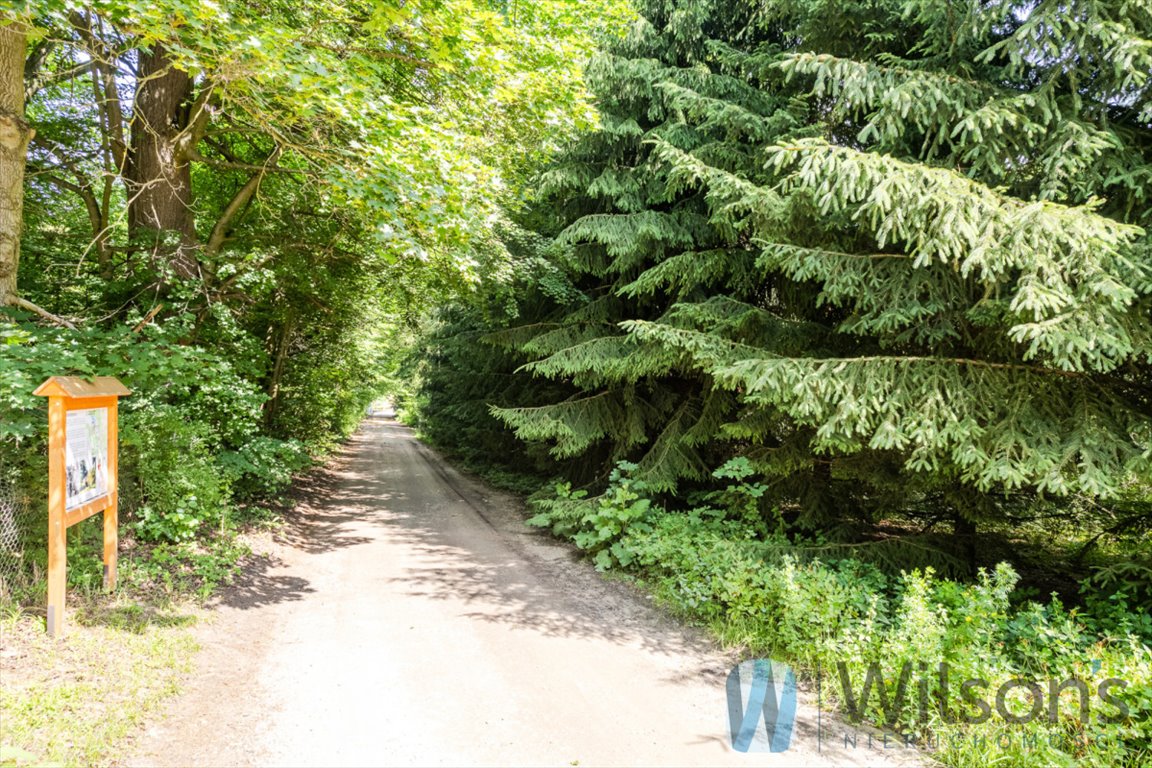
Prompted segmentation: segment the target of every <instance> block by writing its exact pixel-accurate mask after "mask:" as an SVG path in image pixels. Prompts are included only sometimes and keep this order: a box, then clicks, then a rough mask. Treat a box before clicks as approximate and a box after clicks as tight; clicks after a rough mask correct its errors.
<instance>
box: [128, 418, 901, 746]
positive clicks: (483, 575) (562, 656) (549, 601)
mask: <svg viewBox="0 0 1152 768" xmlns="http://www.w3.org/2000/svg"><path fill="white" fill-rule="evenodd" d="M523 517H524V513H523V509H522V507H521V505H520V504H519V502H517V501H516V500H515V499H514V498H512V497H510V496H508V495H505V494H502V493H499V492H496V491H493V490H491V489H488V488H486V487H484V486H482V485H481V484H479V483H478V482H476V481H474V480H472V479H470V478H467V477H464V476H462V475H460V474H459V473H457V472H455V471H454V470H453V469H452V468H450V467H449V466H448V465H446V464H445V463H444V462H443V461H442V460H441V459H440V458H439V457H438V456H437V455H436V454H435V453H434V452H433V451H431V450H430V449H428V448H427V447H425V446H423V445H422V444H420V443H419V442H418V441H417V440H416V439H415V438H414V437H413V435H412V433H411V432H410V431H409V430H408V429H407V428H405V427H403V426H401V425H399V424H397V423H396V422H395V421H393V420H392V419H391V418H389V417H388V416H373V417H370V418H369V419H368V420H367V421H366V422H365V423H364V425H363V427H362V428H361V430H360V431H359V432H358V433H357V435H356V436H355V437H354V438H353V439H352V440H351V441H350V442H349V443H348V445H347V446H346V448H345V449H344V451H343V452H342V453H341V455H340V456H339V457H338V458H337V459H336V461H334V462H333V463H332V464H331V465H330V466H329V467H328V469H327V470H325V471H324V472H321V473H319V474H317V475H316V476H314V477H313V478H312V480H311V481H310V484H309V486H308V487H307V488H306V489H305V491H304V495H303V498H302V501H301V503H300V504H299V505H298V508H297V510H296V512H295V513H294V515H293V517H292V519H290V520H289V522H288V525H287V528H286V530H285V531H284V533H283V535H282V536H281V537H280V542H279V544H278V545H277V546H276V547H275V552H274V555H273V556H272V557H270V558H265V559H261V560H260V561H259V563H257V564H256V565H253V566H252V567H250V568H249V569H248V570H247V571H246V572H245V573H244V575H243V577H242V578H241V579H240V580H239V582H238V583H237V584H236V585H235V586H234V587H233V588H231V589H230V590H228V591H227V592H226V593H225V594H224V595H223V596H222V598H221V600H220V603H219V605H217V606H216V607H215V609H214V610H213V611H212V614H213V618H212V619H211V620H209V621H208V622H205V623H204V624H203V625H202V626H201V627H199V628H198V629H197V631H198V633H199V635H200V642H201V644H202V645H203V650H202V651H201V652H200V654H199V656H198V658H197V669H196V672H195V673H194V675H193V676H192V677H191V678H190V679H189V680H188V681H187V682H186V685H185V687H184V692H183V693H182V694H180V695H179V696H177V697H175V698H174V699H173V700H171V703H170V705H169V706H168V707H167V709H166V711H165V712H163V713H162V716H161V717H160V718H159V719H157V720H156V721H154V722H152V723H150V724H149V725H148V726H146V727H145V728H144V729H143V730H142V732H141V733H140V735H139V737H138V738H137V739H136V741H135V744H134V753H133V754H132V755H130V756H126V758H125V760H124V761H123V764H124V765H130V766H145V765H149V766H150V765H160V766H256V765H260V766H359V765H364V766H377V765H379V766H383V765H451V766H467V765H560V766H565V765H582V766H596V765H678V766H679V765H684V766H687V765H748V766H762V765H769V766H824V765H826V766H840V765H860V766H863V765H868V766H872V765H875V766H889V765H914V764H918V762H917V757H916V755H915V753H914V752H911V751H908V750H903V749H892V748H891V747H892V746H893V745H892V744H889V749H882V748H881V747H882V742H880V741H879V740H874V741H873V746H872V747H871V748H869V747H868V746H867V738H868V737H867V735H866V734H864V733H860V734H859V737H858V741H857V747H856V748H854V749H847V748H845V747H844V746H843V735H844V733H845V732H846V731H847V732H854V730H855V729H851V728H847V727H846V726H843V725H842V724H839V723H837V722H836V721H834V720H832V719H830V717H829V715H828V714H827V713H823V714H821V715H820V719H819V721H820V723H821V724H822V726H823V728H822V731H821V733H822V738H820V739H817V735H816V734H817V722H818V720H817V711H816V707H815V706H814V701H815V696H814V694H810V693H804V692H802V695H801V704H800V707H799V710H798V715H797V721H796V730H795V733H794V736H793V739H792V746H791V748H790V749H789V750H788V751H787V752H783V753H776V754H772V753H738V752H735V751H733V750H732V749H731V748H730V747H729V744H728V734H727V727H728V715H727V705H726V698H725V686H724V683H725V679H726V677H727V674H728V671H729V669H731V667H732V665H733V663H735V662H736V661H739V659H738V658H737V657H736V656H734V655H733V654H731V653H726V652H722V651H720V650H718V649H717V648H716V647H715V646H714V645H713V644H712V643H711V642H709V641H708V640H707V639H706V638H705V637H704V636H703V635H702V634H700V633H699V632H697V631H695V630H692V629H689V628H684V627H682V626H680V625H678V624H677V623H676V622H674V621H672V620H670V619H668V618H667V617H666V616H664V615H663V614H662V613H661V612H660V611H659V610H657V609H655V608H654V607H653V606H652V605H651V603H650V602H649V601H648V600H647V599H646V598H645V597H643V596H642V595H640V594H638V593H637V592H636V591H635V590H634V589H632V588H631V587H630V586H628V585H626V584H623V583H620V582H616V581H612V580H610V579H605V578H604V577H603V576H601V575H600V574H597V573H596V572H595V571H594V570H593V569H592V568H590V567H589V566H588V564H587V563H586V562H583V561H580V560H579V558H578V557H577V556H576V554H575V553H574V551H573V550H572V549H571V548H570V547H568V546H567V545H565V544H562V543H560V542H557V541H555V540H553V539H551V538H550V537H548V536H546V535H545V534H542V533H540V532H538V531H534V530H531V529H528V528H526V527H525V526H524V525H523V523H522V520H523ZM818 742H819V743H818Z"/></svg>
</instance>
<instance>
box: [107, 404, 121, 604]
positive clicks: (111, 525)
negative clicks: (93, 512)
mask: <svg viewBox="0 0 1152 768" xmlns="http://www.w3.org/2000/svg"><path fill="white" fill-rule="evenodd" d="M119 415H120V412H119V407H118V406H117V403H116V401H113V402H112V405H111V407H109V409H108V478H109V480H108V482H109V489H110V490H111V494H110V495H109V498H108V506H107V507H105V508H104V589H105V590H107V591H108V592H111V591H113V590H114V589H116V555H117V548H118V545H119V540H120V539H119V516H120V513H119V509H120V484H119V479H120V428H119V425H120V419H119Z"/></svg>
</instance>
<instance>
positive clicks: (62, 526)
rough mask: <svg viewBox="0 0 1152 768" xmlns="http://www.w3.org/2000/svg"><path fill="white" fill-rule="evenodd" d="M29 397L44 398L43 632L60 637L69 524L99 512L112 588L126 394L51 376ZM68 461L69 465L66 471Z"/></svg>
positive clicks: (104, 381)
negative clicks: (45, 612)
mask: <svg viewBox="0 0 1152 768" xmlns="http://www.w3.org/2000/svg"><path fill="white" fill-rule="evenodd" d="M34 394H36V395H40V396H42V397H47V398H48V620H47V629H48V634H49V635H51V636H52V637H59V636H60V635H61V634H62V633H63V630H64V601H65V597H66V593H67V583H68V526H70V525H75V524H76V523H79V522H80V521H82V520H86V519H88V518H89V517H91V516H92V515H94V514H96V513H97V512H103V513H104V537H103V544H104V586H105V588H106V589H108V590H113V589H115V588H116V554H117V552H116V550H117V545H118V535H117V527H118V525H117V524H118V519H117V518H118V508H119V503H120V492H119V469H120V461H119V455H118V449H119V437H120V434H119V421H118V417H119V408H118V401H117V398H119V397H122V396H124V395H128V394H131V393H130V392H129V391H128V390H127V389H126V388H125V387H124V385H123V384H121V383H120V382H119V381H117V380H116V379H113V378H111V377H107V376H105V377H98V378H95V379H92V380H90V381H89V380H85V379H82V378H77V377H69V376H53V377H52V378H50V379H48V381H46V382H44V383H43V384H41V385H40V386H39V387H37V388H36V391H35V393H34ZM70 413H75V418H76V419H78V420H79V421H77V423H76V424H74V425H73V426H72V427H69V424H68V420H69V414H70ZM84 425H87V427H86V428H85V426H84ZM70 438H71V440H70ZM94 440H95V442H93V441H94ZM74 453H81V454H82V455H79V456H77V455H73V454H74ZM69 462H73V466H71V467H69ZM101 473H103V474H101Z"/></svg>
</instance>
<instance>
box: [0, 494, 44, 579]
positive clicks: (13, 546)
mask: <svg viewBox="0 0 1152 768" xmlns="http://www.w3.org/2000/svg"><path fill="white" fill-rule="evenodd" d="M31 501H32V500H31V499H29V498H27V497H26V496H22V495H20V494H19V493H17V491H16V489H15V487H14V486H13V485H12V484H11V483H10V482H6V481H4V480H3V479H0V600H11V599H13V597H14V596H15V594H16V593H17V592H21V591H24V590H26V589H27V588H28V587H30V586H32V585H33V584H35V583H36V582H38V581H40V580H41V579H42V578H43V574H42V573H41V571H40V568H39V566H38V564H37V562H36V559H35V558H34V557H33V553H34V551H35V548H36V547H37V546H42V545H43V544H44V541H43V540H44V538H45V534H44V533H43V532H42V533H41V534H40V535H39V536H37V535H36V530H37V528H36V526H37V525H38V524H41V525H42V524H43V523H44V516H43V515H39V516H37V515H36V514H35V512H34V511H33V505H32V503H31Z"/></svg>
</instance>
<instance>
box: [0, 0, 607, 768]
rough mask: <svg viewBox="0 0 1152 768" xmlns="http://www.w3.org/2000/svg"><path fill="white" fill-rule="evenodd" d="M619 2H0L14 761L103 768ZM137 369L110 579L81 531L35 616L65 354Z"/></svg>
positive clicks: (4, 449)
mask: <svg viewBox="0 0 1152 768" xmlns="http://www.w3.org/2000/svg"><path fill="white" fill-rule="evenodd" d="M627 15H628V10H627V7H626V5H624V4H623V3H616V2H610V1H606V2H602V3H601V2H593V3H582V4H580V6H579V8H577V7H575V6H572V5H571V4H568V3H564V2H535V3H531V4H519V3H518V4H516V5H515V7H512V6H510V5H509V4H506V3H487V2H481V3H473V2H470V1H465V0H449V1H448V2H439V1H437V2H404V3H376V2H357V1H355V0H354V1H353V2H340V3H331V2H308V3H302V4H301V3H295V4H293V3H287V4H286V3H273V4H271V5H269V4H254V3H250V2H242V1H238V2H233V1H232V0H226V1H225V2H218V3H202V2H184V1H183V0H173V1H172V2H168V1H167V0H161V2H152V1H151V0H149V2H138V1H137V0H100V1H99V2H73V1H72V0H60V1H59V2H57V1H55V0H50V1H49V2H36V3H28V4H25V3H16V4H12V3H7V4H5V5H4V7H3V9H0V615H2V616H3V617H4V621H3V625H2V627H0V629H2V630H3V637H2V640H0V649H2V652H0V663H2V665H3V666H2V669H3V676H2V680H0V683H2V694H0V696H2V698H0V763H2V764H8V763H16V764H42V763H45V762H48V763H60V764H67V765H91V764H107V763H109V762H112V761H113V760H114V759H116V758H118V757H122V755H120V754H118V749H119V745H120V743H121V739H122V737H123V736H125V735H126V734H128V733H129V732H130V731H132V730H133V729H136V728H138V727H139V726H140V725H141V723H142V722H144V719H145V718H146V717H147V716H148V713H149V712H151V711H153V710H154V708H155V706H156V704H157V703H158V702H159V701H160V699H162V698H163V697H164V696H167V695H170V694H171V693H172V692H173V691H174V690H175V688H176V685H177V681H178V679H179V677H180V674H181V673H182V672H183V671H185V670H186V669H188V663H189V659H190V655H191V651H192V640H191V633H190V632H189V630H188V627H187V625H188V623H189V622H191V621H192V620H193V619H194V618H195V617H196V616H197V615H198V611H197V609H196V606H197V605H198V604H199V603H200V602H202V601H203V600H204V599H205V598H208V597H209V596H211V595H212V594H213V592H214V591H215V590H217V589H218V588H219V587H220V586H221V585H222V584H226V583H227V582H228V581H229V579H231V578H232V577H233V576H234V574H235V573H236V571H237V569H238V568H239V567H241V565H242V564H243V563H244V558H245V557H247V556H248V554H249V553H248V548H247V545H246V543H245V542H246V541H247V540H248V539H247V537H246V535H245V532H246V531H250V530H251V529H252V528H254V527H255V528H262V527H273V528H274V527H275V525H276V520H277V518H278V517H279V515H280V514H281V511H282V509H283V502H282V497H283V495H284V493H285V492H286V490H287V489H288V488H289V485H290V483H291V481H292V478H293V476H294V475H297V474H298V473H300V472H301V471H303V470H305V469H306V468H308V467H309V466H311V465H313V464H314V463H315V462H317V461H321V460H323V459H324V457H325V456H326V455H328V454H329V453H330V452H331V451H332V450H333V448H335V447H336V446H337V445H339V443H340V441H341V440H342V439H343V438H344V437H346V436H347V435H348V434H350V432H351V431H352V430H354V429H355V427H356V425H357V424H358V423H359V421H360V419H361V418H362V416H363V414H364V411H365V408H366V406H367V405H368V404H369V403H370V402H371V401H372V400H373V399H374V398H375V397H377V396H378V395H379V394H380V392H381V391H382V390H383V389H384V388H386V386H387V385H388V381H389V379H388V377H389V375H390V374H392V372H393V371H394V369H395V367H396V366H395V362H394V361H395V359H396V358H397V357H398V356H399V355H400V354H401V353H402V351H403V349H402V343H403V339H404V338H405V334H407V333H409V331H408V330H407V329H408V327H409V326H410V325H412V324H413V323H414V321H415V318H417V317H419V316H420V315H421V314H422V313H423V312H425V311H426V310H427V307H429V306H432V305H435V304H438V303H440V301H441V300H442V299H443V297H448V296H454V295H457V294H459V293H462V292H467V291H468V290H469V286H470V285H473V284H474V283H475V282H477V280H478V279H479V276H480V275H482V274H485V273H488V272H499V271H501V270H502V269H504V264H505V263H506V261H507V259H506V257H505V256H504V255H503V253H504V250H503V247H502V245H501V244H500V241H499V239H498V238H497V237H495V235H494V234H493V231H492V226H493V223H494V222H499V221H501V220H503V219H504V218H505V214H504V213H503V210H504V208H505V206H507V205H512V204H514V203H515V201H516V200H518V199H519V197H520V196H521V194H522V191H523V189H524V185H525V183H526V180H527V179H528V177H529V176H530V175H531V174H532V173H533V172H534V171H535V169H536V167H537V163H538V161H539V159H541V158H543V157H546V156H547V155H548V154H549V153H550V152H552V151H554V149H555V148H556V147H557V146H558V145H559V144H560V143H562V142H563V141H564V140H566V139H567V138H568V137H570V136H572V135H574V134H575V133H576V132H578V131H579V130H582V129H586V128H588V127H590V126H591V125H592V124H593V121H594V111H593V109H592V107H591V105H590V104H589V103H588V100H587V97H586V92H585V89H584V87H583V83H582V78H581V66H582V63H583V62H584V61H585V60H586V59H587V58H588V55H589V53H590V51H591V49H592V46H593V43H594V41H593V32H594V30H596V29H598V28H601V27H604V28H607V29H618V28H619V27H620V20H621V19H623V18H625V17H626V16H627ZM56 375H73V376H97V375H108V376H115V377H117V378H119V379H120V380H121V381H122V382H123V383H124V384H125V385H126V386H127V387H128V388H129V389H131V390H132V395H131V396H130V397H126V398H124V399H123V400H122V401H121V404H120V450H121V452H120V472H121V475H120V514H121V518H120V519H121V554H120V585H119V590H118V592H117V594H116V595H114V596H104V595H101V594H100V584H101V580H102V572H101V565H100V560H99V544H98V539H99V531H98V530H96V529H93V528H91V525H93V524H96V523H91V524H90V523H83V524H81V525H79V526H77V527H75V528H72V529H71V530H69V532H68V537H69V553H68V560H69V569H68V580H69V583H68V590H69V593H68V605H69V609H68V618H67V620H66V622H67V626H68V630H67V636H66V637H65V638H64V639H62V640H61V641H60V642H58V643H52V642H49V641H48V640H47V639H46V638H44V637H42V633H43V629H44V600H45V593H44V590H45V585H44V582H43V575H44V572H45V568H46V559H47V553H46V546H45V539H46V533H47V532H46V525H45V522H44V509H45V505H46V500H45V494H46V488H47V483H46V470H47V457H46V439H47V436H46V423H47V422H46V419H47V415H46V407H45V403H44V402H43V400H42V399H41V398H36V397H33V396H32V391H33V390H34V389H35V388H36V387H37V386H38V385H39V384H40V383H41V382H42V381H43V380H45V379H46V378H48V377H49V376H56Z"/></svg>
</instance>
